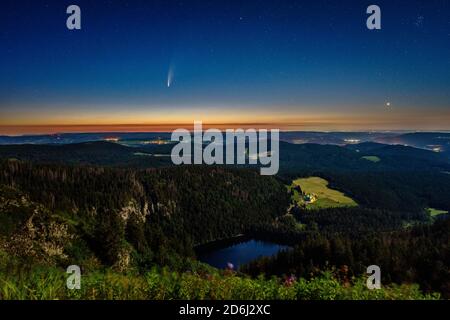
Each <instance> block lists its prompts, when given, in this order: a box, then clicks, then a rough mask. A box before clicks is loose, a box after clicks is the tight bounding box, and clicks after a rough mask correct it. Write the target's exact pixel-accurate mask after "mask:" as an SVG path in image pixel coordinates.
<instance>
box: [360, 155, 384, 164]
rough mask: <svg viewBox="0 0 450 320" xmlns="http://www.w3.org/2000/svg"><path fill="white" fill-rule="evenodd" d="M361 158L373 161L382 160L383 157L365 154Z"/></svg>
mask: <svg viewBox="0 0 450 320" xmlns="http://www.w3.org/2000/svg"><path fill="white" fill-rule="evenodd" d="M361 159H364V160H367V161H371V162H375V163H376V162H380V161H381V159H380V158H379V157H377V156H364V157H362V158H361Z"/></svg>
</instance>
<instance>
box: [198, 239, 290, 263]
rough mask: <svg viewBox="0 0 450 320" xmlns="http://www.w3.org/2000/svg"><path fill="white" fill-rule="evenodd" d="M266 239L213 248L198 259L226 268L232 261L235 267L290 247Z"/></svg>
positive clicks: (201, 254)
mask: <svg viewBox="0 0 450 320" xmlns="http://www.w3.org/2000/svg"><path fill="white" fill-rule="evenodd" d="M289 248H290V247H289V246H283V245H279V244H275V243H271V242H266V241H258V240H249V241H245V242H241V243H238V244H235V245H231V246H228V247H226V248H221V249H212V250H210V251H207V252H202V253H200V254H199V256H198V259H199V260H200V261H202V262H205V263H207V264H209V265H211V266H213V267H216V268H219V269H225V268H226V267H227V264H228V263H232V264H233V265H234V268H235V269H238V268H239V267H240V266H241V265H243V264H246V263H248V262H250V261H252V260H255V259H257V258H260V257H270V256H273V255H275V254H276V253H277V252H278V251H280V250H283V249H289Z"/></svg>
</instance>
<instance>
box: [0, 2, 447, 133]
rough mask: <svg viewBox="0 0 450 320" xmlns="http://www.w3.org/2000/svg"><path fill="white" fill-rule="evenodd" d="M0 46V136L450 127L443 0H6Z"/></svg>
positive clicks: (0, 22) (0, 13)
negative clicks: (106, 129)
mask: <svg viewBox="0 0 450 320" xmlns="http://www.w3.org/2000/svg"><path fill="white" fill-rule="evenodd" d="M70 4H77V5H79V6H80V7H81V11H82V30H79V31H69V30H68V29H67V28H66V18H67V16H68V15H67V14H66V8H67V6H68V5H70ZM370 4H377V5H379V6H380V7H381V10H382V30H379V31H370V30H368V29H367V28H366V19H367V17H368V15H367V14H366V8H367V6H368V5H370ZM0 41H1V47H0V49H1V50H0V116H1V117H0V125H22V124H99V123H102V124H108V123H113V124H118V123H124V124H130V123H139V124H144V123H157V122H167V123H168V122H177V123H179V122H180V121H181V122H183V121H185V122H191V121H192V120H193V118H196V119H199V120H204V121H206V122H208V121H209V122H251V121H254V122H279V123H291V124H299V125H305V124H311V126H312V127H314V125H315V124H317V125H318V126H319V125H320V126H323V127H324V128H325V127H327V125H328V126H329V127H330V128H331V129H332V128H334V127H336V128H338V127H339V126H342V127H346V126H347V125H348V127H349V128H350V127H354V126H355V123H358V124H361V125H363V126H364V123H367V124H370V125H371V126H372V127H373V128H378V127H379V128H380V129H383V128H388V127H389V128H391V127H392V128H398V129H404V128H409V127H410V128H419V129H420V128H422V127H421V124H422V126H423V128H422V129H427V128H432V127H433V128H440V129H450V71H449V70H450V1H448V0H431V1H398V0H397V1H395V0H391V1H355V0H353V1H348V0H344V1H337V0H336V1H321V0H316V1H301V0H296V1H289V0H284V1H263V0H260V1H254V0H247V1H232V0H228V1H214V0H210V1H205V0H202V1H168V0H165V1H152V0H146V1H138V0H135V1H119V0H116V1H105V0H95V1H80V0H78V1H75V0H71V1H63V0H58V1H56V0H55V1H40V0H34V1H23V0H6V1H2V2H1V10H0ZM169 70H172V72H173V81H172V85H171V87H170V88H168V87H167V77H168V73H169ZM387 102H390V103H391V107H390V108H386V103H387ZM333 125H334V127H333ZM377 126H378V127H377Z"/></svg>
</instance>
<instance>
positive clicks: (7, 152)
mask: <svg viewBox="0 0 450 320" xmlns="http://www.w3.org/2000/svg"><path fill="white" fill-rule="evenodd" d="M154 148H157V146H155V147H154ZM152 151H154V149H153V150H152V149H151V148H146V149H141V148H134V147H127V146H123V145H120V144H117V143H111V142H104V141H96V142H84V143H75V144H63V145H48V144H44V145H36V144H17V145H3V146H1V145H0V158H3V159H17V160H27V161H34V162H38V163H59V164H63V163H64V164H90V165H106V166H133V167H158V166H162V165H168V164H169V161H170V158H168V157H167V158H164V157H155V156H152V153H150V152H152Z"/></svg>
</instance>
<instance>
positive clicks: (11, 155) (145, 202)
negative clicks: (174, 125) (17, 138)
mask: <svg viewBox="0 0 450 320" xmlns="http://www.w3.org/2000/svg"><path fill="white" fill-rule="evenodd" d="M152 148H153V149H152ZM154 148H158V152H163V151H164V150H165V149H166V148H167V146H162V147H149V148H147V149H146V148H142V149H139V152H150V151H149V150H150V149H152V150H153V151H152V152H154V151H155V150H154ZM281 148H282V149H283V150H284V152H283V153H282V157H281V159H280V161H281V170H280V174H279V175H278V176H275V177H267V176H260V175H259V170H257V168H251V167H240V168H237V167H224V166H181V167H173V166H169V165H167V164H166V163H165V160H161V161H160V160H157V159H156V158H152V157H148V156H142V155H138V156H137V155H136V153H137V152H136V150H137V149H133V148H130V147H125V146H121V145H115V144H110V143H105V142H96V143H83V144H77V145H67V146H64V145H62V146H4V147H2V148H0V153H1V154H0V156H1V157H3V158H4V159H3V160H1V161H0V169H1V170H0V255H1V256H2V264H1V265H0V269H1V270H0V275H2V276H4V277H5V278H8V279H10V280H9V281H10V282H8V283H9V285H10V286H14V285H17V286H20V283H18V282H16V280H18V279H24V277H25V278H26V277H27V275H29V274H34V272H37V274H39V276H38V277H40V278H42V275H40V273H39V272H40V271H31V269H33V268H35V267H38V266H45V268H53V269H49V270H58V268H65V267H66V266H67V265H68V264H78V265H80V266H82V268H83V272H87V273H89V274H92V277H94V278H96V277H100V278H102V277H103V276H106V275H105V274H104V273H103V271H102V270H108V271H107V272H111V275H110V276H111V277H113V278H115V279H116V278H117V279H121V280H118V281H119V282H120V281H122V280H123V278H121V275H123V274H130V273H132V274H134V275H135V277H136V278H134V279H135V280H133V281H137V283H140V284H139V285H142V286H145V285H147V284H148V283H147V282H145V285H144V284H142V283H141V281H144V280H145V277H149V276H151V277H153V278H154V277H156V275H159V276H161V277H165V278H164V279H166V280H165V281H167V283H171V285H175V283H176V282H177V281H184V280H183V279H189V281H194V282H195V283H196V285H199V286H206V285H207V284H206V283H207V281H209V280H208V279H211V277H213V278H214V277H216V278H215V279H216V280H217V282H216V284H217V285H218V287H217V288H216V289H211V287H210V290H212V291H208V292H209V293H208V294H207V295H206V296H205V298H214V297H215V296H217V295H219V293H218V292H217V291H215V290H219V289H218V288H219V287H220V286H230V287H229V290H230V292H235V290H236V288H235V287H233V284H232V283H235V282H236V281H242V285H243V286H244V287H245V286H259V285H260V286H262V287H264V286H267V288H269V287H270V286H272V289H273V290H284V289H283V288H286V290H293V291H292V292H291V291H289V292H290V293H289V294H290V295H291V296H290V297H293V298H299V297H300V298H301V297H303V298H314V295H312V296H305V295H304V291H302V290H306V291H307V292H310V291H308V290H310V289H308V288H309V286H315V285H317V284H318V283H319V282H320V281H323V282H320V283H322V285H324V286H327V285H329V284H330V283H334V282H333V281H337V282H336V283H337V284H339V285H340V286H341V287H339V290H343V291H342V292H341V291H339V290H338V289H336V290H338V291H336V292H341V293H339V294H340V297H342V298H349V297H352V293H350V292H349V291H348V290H350V291H351V290H353V291H351V292H359V293H358V294H357V296H358V297H359V298H368V297H366V296H364V294H363V293H361V292H360V291H358V290H359V289H357V288H358V286H359V285H361V284H362V283H363V278H362V277H363V276H364V274H365V268H366V267H367V266H368V265H372V264H378V265H380V266H381V267H382V278H383V285H384V286H385V288H386V290H387V291H386V292H384V293H379V296H378V297H383V294H386V295H387V296H390V297H397V298H399V297H404V298H408V297H409V298H411V297H416V298H421V297H423V296H421V294H422V293H418V292H416V291H414V290H415V289H413V291H408V290H410V289H407V288H406V289H405V288H402V289H398V288H397V289H398V290H400V291H398V290H397V289H395V288H396V287H395V284H403V285H409V284H418V285H419V286H420V290H421V291H420V292H423V293H426V294H428V293H432V292H439V293H440V294H441V295H442V296H443V297H446V298H448V297H450V276H449V275H450V268H449V266H450V254H449V250H450V249H449V241H450V240H449V239H450V237H449V231H450V225H449V220H448V219H446V217H448V215H442V216H440V217H439V218H436V217H431V216H430V214H429V213H428V212H427V210H426V208H430V207H431V208H437V209H441V210H447V211H448V210H449V209H450V202H449V201H450V198H449V197H448V194H450V175H449V174H448V173H447V172H448V162H445V160H443V158H442V157H441V156H440V155H436V154H434V153H431V152H428V151H424V152H423V151H422V150H419V151H416V150H414V149H410V148H404V147H401V146H394V147H386V146H384V145H379V144H363V145H359V146H351V147H338V146H321V145H312V144H304V145H290V144H287V143H282V144H281ZM286 151H288V152H286ZM361 152H362V154H370V155H371V156H377V157H379V158H380V159H381V161H380V162H378V163H375V162H372V161H367V160H364V159H362V158H361V155H362V154H361ZM365 152H367V153H365ZM408 158H411V159H410V160H408ZM155 161H156V162H155ZM308 176H318V177H322V178H324V179H326V180H327V181H329V182H330V185H329V186H330V187H331V188H334V189H338V190H341V191H342V192H345V194H346V195H348V196H350V197H352V198H353V199H355V200H356V202H357V203H358V206H357V207H351V208H350V207H341V208H325V209H320V210H308V209H305V208H304V207H299V206H298V205H297V204H295V203H293V202H292V198H291V194H290V193H289V191H288V188H287V186H288V185H290V183H291V181H292V180H293V179H295V178H297V177H308ZM241 234H245V235H246V236H248V237H252V238H255V239H261V240H264V239H265V240H269V241H271V242H278V243H280V244H287V245H290V246H291V247H292V249H291V250H288V251H283V252H280V253H279V254H278V255H277V256H275V257H272V258H262V259H259V260H256V261H254V262H252V263H250V264H248V265H246V266H244V267H243V268H241V270H240V271H239V272H233V273H232V274H226V272H225V273H223V272H219V271H217V270H212V268H210V267H207V266H205V265H203V264H201V263H199V262H198V261H197V260H196V248H198V246H199V245H202V244H205V243H209V242H211V241H215V240H221V239H229V238H231V237H234V236H238V235H241ZM162 267H167V268H168V270H170V271H164V270H163V269H161V268H162ZM155 268H156V269H155ZM8 270H13V271H11V272H12V273H9V271H8ZM14 270H15V271H14ZM27 270H28V271H27ZM33 270H34V269H33ZM149 270H154V271H152V272H153V273H150V274H149ZM98 272H100V273H98ZM186 272H187V274H186ZM244 274H247V275H248V276H251V277H253V279H252V278H248V277H247V276H245V275H244ZM191 275H192V277H193V278H190V277H191ZM272 276H276V278H274V279H277V280H273V278H272ZM130 277H131V276H130ZM141 277H144V278H141ZM228 277H230V278H228ZM261 277H262V278H261ZM293 277H294V278H295V279H298V282H296V283H297V284H298V285H299V286H300V283H302V287H301V289H299V288H297V289H295V290H294V289H289V288H287V287H289V286H290V285H291V282H289V281H288V282H287V285H286V283H285V281H287V280H286V279H292V278H293ZM323 277H324V278H323ZM330 277H331V278H330ZM94 278H93V279H94ZM153 278H152V279H153ZM55 279H59V278H58V276H55ZM143 279H144V280H143ZM233 279H234V280H233ZM237 279H238V280H237ZM300 279H304V280H300ZM319 279H322V280H319ZM29 281H31V282H33V281H36V280H33V279H30V280H29ZM49 281H51V280H49ZM55 281H56V280H55ZM58 281H59V280H58ZM92 281H94V282H95V281H96V280H92ZM99 281H100V280H99ZM145 281H147V280H145ZM205 281H206V282H205ZM273 281H275V282H273ZM301 281H307V282H301ZM315 281H318V282H315ZM57 283H59V282H57ZM236 283H237V282H236ZM336 283H335V284H336ZM244 284H245V285H244ZM55 285H57V284H56V283H55ZM178 285H180V284H179V283H178ZM5 288H6V287H3V288H2V290H3V289H4V290H6V289H5ZM245 288H246V289H245V290H247V289H248V288H247V287H245ZM349 288H352V289H349ZM272 289H271V290H272ZM316 289H317V288H316ZM93 290H94V289H93ZM146 290H147V289H146ZM148 290H150V289H148ZM161 290H163V289H161ZM183 290H184V289H183ZM233 290H234V291H233ZM298 290H300V291H298ZM317 290H319V289H317ZM330 290H331V289H330ZM396 290H397V291H396ZM405 290H406V291H405ZM277 292H278V293H277V294H276V295H275V296H273V297H276V298H280V297H281V296H283V295H284V294H286V293H285V292H284V291H283V292H284V293H280V292H281V291H277ZM405 292H407V293H405ZM160 293H161V292H160V291H157V292H155V293H154V294H155V295H159V294H160ZM24 294H25V293H24ZM86 294H88V293H86ZM167 294H168V295H169V296H170V295H171V294H173V295H174V296H173V297H175V296H182V295H183V293H182V292H178V293H176V295H175V293H173V292H172V293H167ZM3 295H5V296H6V295H7V294H6V293H5V291H3ZM320 295H321V296H320V297H323V296H326V293H325V292H323V291H321V293H320ZM386 295H385V296H384V297H387V296H386ZM63 296H64V297H65V293H61V294H60V295H59V297H63ZM228 297H231V298H236V297H239V295H238V294H237V293H236V292H235V293H233V294H232V295H230V296H228ZM318 297H319V296H316V298H318ZM353 297H354V298H355V297H356V296H353Z"/></svg>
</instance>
